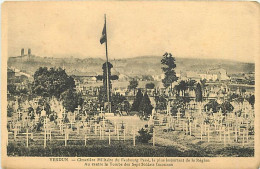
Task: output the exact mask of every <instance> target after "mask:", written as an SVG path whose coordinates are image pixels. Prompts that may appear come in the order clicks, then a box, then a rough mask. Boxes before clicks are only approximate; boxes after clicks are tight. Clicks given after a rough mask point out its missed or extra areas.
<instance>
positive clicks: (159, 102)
mask: <svg viewBox="0 0 260 169" xmlns="http://www.w3.org/2000/svg"><path fill="white" fill-rule="evenodd" d="M154 99H155V102H156V109H159V110H165V109H166V108H167V100H166V96H165V95H161V96H155V97H154Z"/></svg>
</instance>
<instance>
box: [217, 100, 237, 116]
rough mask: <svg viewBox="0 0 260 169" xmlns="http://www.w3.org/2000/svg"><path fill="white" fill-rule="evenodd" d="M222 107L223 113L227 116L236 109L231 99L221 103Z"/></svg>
mask: <svg viewBox="0 0 260 169" xmlns="http://www.w3.org/2000/svg"><path fill="white" fill-rule="evenodd" d="M220 108H221V110H222V114H223V115H224V116H225V115H226V114H227V113H229V112H232V111H233V110H234V107H233V106H232V104H231V103H230V102H229V101H225V102H223V103H222V104H221V105H220Z"/></svg>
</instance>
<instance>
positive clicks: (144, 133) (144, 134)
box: [136, 128, 152, 143]
mask: <svg viewBox="0 0 260 169" xmlns="http://www.w3.org/2000/svg"><path fill="white" fill-rule="evenodd" d="M138 133H139V136H136V140H137V141H139V142H141V143H148V141H149V140H151V138H152V134H150V133H149V131H148V130H147V129H143V128H142V129H140V130H139V131H138Z"/></svg>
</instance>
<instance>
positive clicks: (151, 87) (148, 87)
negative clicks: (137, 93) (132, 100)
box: [145, 82, 155, 89]
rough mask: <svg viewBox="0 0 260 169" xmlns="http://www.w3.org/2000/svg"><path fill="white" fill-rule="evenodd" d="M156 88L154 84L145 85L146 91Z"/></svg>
mask: <svg viewBox="0 0 260 169" xmlns="http://www.w3.org/2000/svg"><path fill="white" fill-rule="evenodd" d="M154 87H155V85H154V83H152V82H151V83H147V84H146V85H145V88H146V89H153V88H154Z"/></svg>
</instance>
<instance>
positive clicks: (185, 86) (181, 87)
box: [175, 80, 188, 96]
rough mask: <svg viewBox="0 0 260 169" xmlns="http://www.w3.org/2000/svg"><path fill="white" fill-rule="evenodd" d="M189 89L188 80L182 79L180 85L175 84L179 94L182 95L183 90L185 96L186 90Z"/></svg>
mask: <svg viewBox="0 0 260 169" xmlns="http://www.w3.org/2000/svg"><path fill="white" fill-rule="evenodd" d="M187 89H188V84H187V82H186V81H184V80H181V81H180V82H179V83H178V85H175V90H177V94H178V95H180V91H182V96H184V93H185V91H186V90H187Z"/></svg>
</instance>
